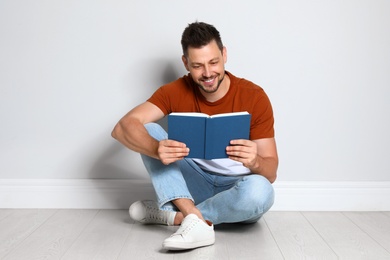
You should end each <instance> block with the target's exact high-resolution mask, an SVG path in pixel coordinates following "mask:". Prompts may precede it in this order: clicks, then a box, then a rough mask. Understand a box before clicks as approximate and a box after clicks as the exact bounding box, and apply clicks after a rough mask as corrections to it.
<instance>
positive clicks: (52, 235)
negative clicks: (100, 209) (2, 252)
mask: <svg viewBox="0 0 390 260" xmlns="http://www.w3.org/2000/svg"><path fill="white" fill-rule="evenodd" d="M96 213H97V210H58V211H57V212H56V214H54V215H53V216H51V217H50V218H49V219H48V220H47V221H46V222H45V223H44V224H43V225H42V226H40V227H39V228H38V229H36V231H35V232H34V233H33V234H31V235H30V236H29V237H28V238H27V239H25V240H24V241H23V242H22V243H21V244H20V245H19V247H18V248H22V249H23V250H13V251H12V252H11V253H10V254H8V255H7V257H6V258H5V259H12V260H14V259H60V258H61V257H62V256H63V255H64V253H65V252H66V251H67V250H68V249H69V247H70V246H71V245H72V244H73V242H74V241H75V240H76V238H77V237H78V236H79V235H80V234H81V232H82V231H83V230H84V228H85V226H86V225H87V224H88V223H89V222H90V221H91V219H92V218H93V217H94V216H95V215H96Z"/></svg>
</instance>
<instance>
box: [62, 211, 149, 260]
mask: <svg viewBox="0 0 390 260" xmlns="http://www.w3.org/2000/svg"><path fill="white" fill-rule="evenodd" d="M130 227H131V225H130V224H129V217H128V211H127V210H100V211H99V212H98V214H96V216H95V217H94V218H93V219H92V221H91V222H90V223H89V224H88V226H87V227H86V228H85V229H84V231H83V232H82V234H81V235H80V236H79V237H78V239H77V240H76V241H75V242H74V244H73V245H72V246H71V247H70V249H69V250H68V251H67V252H66V253H65V255H64V256H63V257H62V258H61V259H64V260H65V259H69V260H77V259H80V260H85V259H94V260H98V259H110V260H111V259H116V258H117V256H118V255H119V253H120V251H121V249H122V247H123V245H124V243H125V241H126V238H127V236H128V235H129V232H130ZM140 243H142V241H140Z"/></svg>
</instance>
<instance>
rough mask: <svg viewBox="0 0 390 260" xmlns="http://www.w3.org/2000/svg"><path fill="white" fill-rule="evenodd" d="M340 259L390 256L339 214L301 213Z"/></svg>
mask: <svg viewBox="0 0 390 260" xmlns="http://www.w3.org/2000/svg"><path fill="white" fill-rule="evenodd" d="M302 214H303V215H304V216H305V217H306V219H308V221H309V222H310V223H311V225H312V226H313V227H314V228H315V229H316V230H317V232H318V233H319V234H320V235H321V236H322V238H323V239H324V240H325V241H326V242H327V244H328V245H329V246H330V247H331V248H332V249H333V251H334V252H335V253H336V254H337V256H338V257H339V258H340V259H365V260H368V259H373V260H378V259H390V254H389V252H387V251H386V250H385V249H384V248H383V247H382V246H380V245H379V244H378V243H377V242H376V241H375V240H373V239H372V238H371V237H370V236H368V235H367V234H366V233H365V232H363V231H362V230H361V229H360V228H359V227H358V226H356V225H355V224H354V223H353V222H352V221H351V220H349V219H348V218H347V217H345V216H344V215H343V214H342V213H340V212H303V213H302Z"/></svg>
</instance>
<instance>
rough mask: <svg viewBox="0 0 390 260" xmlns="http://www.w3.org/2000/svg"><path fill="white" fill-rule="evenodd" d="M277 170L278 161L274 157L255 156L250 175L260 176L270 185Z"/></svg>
mask: <svg viewBox="0 0 390 260" xmlns="http://www.w3.org/2000/svg"><path fill="white" fill-rule="evenodd" d="M277 169H278V159H277V158H274V157H261V156H260V155H257V160H256V164H255V165H254V167H252V168H250V170H251V172H252V173H256V174H260V175H262V176H264V177H265V178H267V179H268V180H269V181H270V182H271V183H273V182H274V181H275V180H276V176H277Z"/></svg>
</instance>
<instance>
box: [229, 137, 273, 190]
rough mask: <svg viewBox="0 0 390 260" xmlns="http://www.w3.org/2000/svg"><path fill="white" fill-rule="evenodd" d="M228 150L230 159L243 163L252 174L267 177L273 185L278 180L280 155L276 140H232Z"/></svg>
mask: <svg viewBox="0 0 390 260" xmlns="http://www.w3.org/2000/svg"><path fill="white" fill-rule="evenodd" d="M230 144H231V146H228V147H227V148H226V151H227V154H228V155H229V158H230V159H232V160H236V161H239V162H242V163H243V165H244V166H245V167H247V168H249V169H250V170H251V172H253V173H256V174H260V175H262V176H264V177H266V178H267V179H268V180H269V181H270V182H271V183H273V182H274V181H275V180H276V176H277V173H276V172H277V169H278V163H279V159H278V153H277V149H276V142H275V138H264V139H257V140H253V141H250V140H243V139H240V140H232V141H231V142H230Z"/></svg>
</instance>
